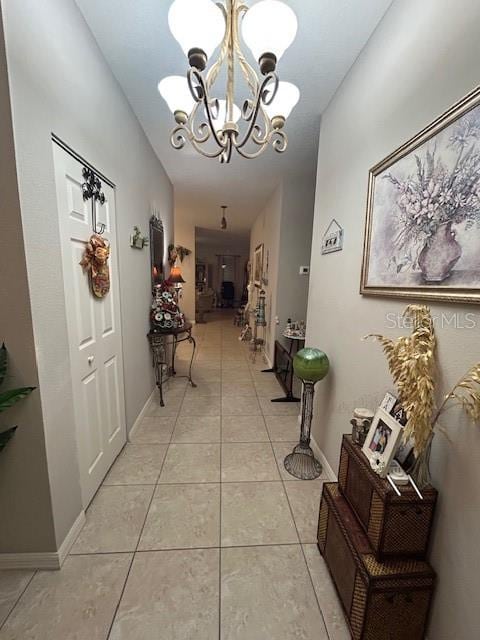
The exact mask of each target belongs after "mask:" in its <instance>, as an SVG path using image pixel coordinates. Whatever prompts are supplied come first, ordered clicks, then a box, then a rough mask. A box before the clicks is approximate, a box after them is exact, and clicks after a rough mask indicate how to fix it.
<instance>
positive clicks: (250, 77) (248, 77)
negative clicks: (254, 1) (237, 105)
mask: <svg viewBox="0 0 480 640" xmlns="http://www.w3.org/2000/svg"><path fill="white" fill-rule="evenodd" d="M247 11H248V6H247V5H244V4H242V5H240V6H239V7H238V9H237V32H236V34H235V41H234V47H235V53H236V54H237V58H238V62H239V64H240V69H241V70H242V74H243V77H244V78H245V81H246V82H247V84H248V86H249V88H250V91H251V92H252V95H253V96H256V95H257V91H258V84H259V82H258V76H257V74H256V73H255V71H254V69H253V67H252V66H251V65H250V64H249V63H248V61H247V59H246V58H245V56H244V54H243V51H242V48H241V47H240V38H239V35H238V21H239V18H240V15H241V14H242V13H246V12H247Z"/></svg>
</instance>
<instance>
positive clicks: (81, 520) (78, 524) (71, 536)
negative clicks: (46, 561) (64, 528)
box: [57, 511, 87, 568]
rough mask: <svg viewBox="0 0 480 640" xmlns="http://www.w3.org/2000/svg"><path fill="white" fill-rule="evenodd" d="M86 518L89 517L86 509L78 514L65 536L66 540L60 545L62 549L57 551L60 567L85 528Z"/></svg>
mask: <svg viewBox="0 0 480 640" xmlns="http://www.w3.org/2000/svg"><path fill="white" fill-rule="evenodd" d="M86 520H87V518H86V516H85V511H81V512H80V513H79V514H78V517H77V519H76V520H75V522H74V523H73V525H72V528H71V529H70V531H69V532H68V533H67V535H66V536H65V539H64V541H63V542H62V544H61V545H60V549H59V550H58V552H57V554H58V561H59V564H60V567H61V566H62V565H63V563H64V562H65V559H66V557H67V556H68V554H69V553H70V549H71V548H72V547H73V545H74V543H75V540H76V539H77V538H78V534H79V533H80V531H81V530H82V529H83V525H84V524H85V522H86ZM60 567H58V568H60Z"/></svg>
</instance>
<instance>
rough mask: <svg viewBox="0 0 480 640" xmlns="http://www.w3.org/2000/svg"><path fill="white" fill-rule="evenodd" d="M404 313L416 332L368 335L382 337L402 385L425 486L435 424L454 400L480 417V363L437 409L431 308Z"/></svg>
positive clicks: (409, 433)
mask: <svg viewBox="0 0 480 640" xmlns="http://www.w3.org/2000/svg"><path fill="white" fill-rule="evenodd" d="M404 317H405V318H407V319H410V320H411V321H412V333H411V334H410V335H409V336H400V337H399V338H397V339H396V340H391V339H390V338H386V337H385V336H382V335H379V334H370V335H368V336H366V338H375V339H376V340H378V341H379V342H380V343H381V345H382V347H383V351H384V353H385V355H386V358H387V362H388V368H389V370H390V373H391V375H392V377H393V380H394V382H395V384H396V386H397V389H398V398H399V400H400V402H401V403H402V405H403V408H404V410H405V412H406V414H407V424H406V426H405V432H404V440H405V441H407V440H409V439H412V440H413V443H414V446H415V456H416V460H417V461H416V464H415V467H414V470H413V471H412V475H413V476H414V477H416V480H417V481H418V483H419V484H420V485H421V486H425V485H426V484H428V483H429V480H430V473H429V470H428V463H429V458H430V448H431V444H432V439H433V435H434V428H435V426H436V425H437V423H438V419H439V418H440V416H441V415H442V413H443V412H444V410H445V409H446V408H447V405H448V403H449V402H450V401H451V400H454V401H455V402H456V403H457V404H459V405H461V406H462V407H463V409H464V410H465V412H466V413H467V415H468V416H469V418H470V419H471V420H472V421H473V422H479V421H480V363H478V364H476V365H475V366H474V367H472V368H471V369H470V371H468V373H466V374H465V375H464V376H463V377H462V378H460V380H459V381H458V382H457V383H456V384H455V385H454V386H453V388H452V389H451V391H450V392H449V393H447V394H446V395H445V397H444V399H443V402H442V404H441V405H440V407H439V409H438V411H437V412H436V413H435V415H434V411H435V370H436V363H435V352H436V339H435V330H434V326H433V320H432V316H431V313H430V309H429V307H427V306H424V305H414V304H412V305H409V306H408V307H407V308H406V309H405V311H404Z"/></svg>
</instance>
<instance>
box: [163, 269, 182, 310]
mask: <svg viewBox="0 0 480 640" xmlns="http://www.w3.org/2000/svg"><path fill="white" fill-rule="evenodd" d="M167 282H168V284H171V285H172V286H173V288H174V289H175V292H176V297H177V302H178V300H179V299H180V291H181V289H182V284H185V280H184V279H183V278H182V272H181V271H180V267H172V268H171V270H170V275H169V276H168V280H167Z"/></svg>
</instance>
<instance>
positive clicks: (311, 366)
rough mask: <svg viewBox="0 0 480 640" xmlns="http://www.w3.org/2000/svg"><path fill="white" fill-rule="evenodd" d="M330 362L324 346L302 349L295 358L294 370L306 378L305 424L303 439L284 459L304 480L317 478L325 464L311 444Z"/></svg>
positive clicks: (304, 399)
mask: <svg viewBox="0 0 480 640" xmlns="http://www.w3.org/2000/svg"><path fill="white" fill-rule="evenodd" d="M329 368H330V363H329V361H328V358H327V356H326V354H325V353H323V351H320V349H311V348H305V349H301V350H300V351H299V352H298V353H297V354H295V357H294V359H293V370H294V372H295V375H296V376H297V378H299V379H300V380H301V381H302V384H303V389H302V423H301V428H300V442H299V444H298V445H297V446H296V447H295V448H294V450H293V452H292V453H290V454H289V455H288V456H287V457H286V458H285V460H284V465H285V469H286V470H287V471H288V473H290V474H291V475H292V476H294V477H295V478H299V479H300V480H314V479H315V478H318V477H319V476H320V474H321V473H322V465H321V464H320V462H319V461H318V460H316V459H315V456H314V455H313V451H312V449H311V447H310V431H311V427H312V416H313V396H314V393H315V385H316V383H317V382H318V381H319V380H323V378H325V376H326V375H327V373H328V370H329Z"/></svg>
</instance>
